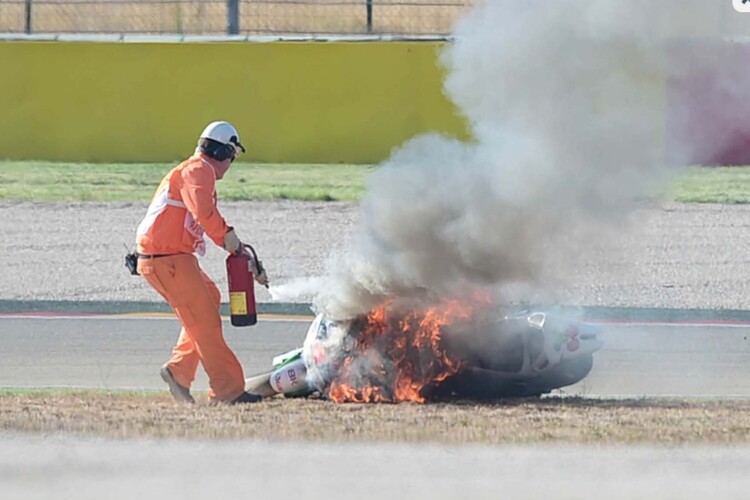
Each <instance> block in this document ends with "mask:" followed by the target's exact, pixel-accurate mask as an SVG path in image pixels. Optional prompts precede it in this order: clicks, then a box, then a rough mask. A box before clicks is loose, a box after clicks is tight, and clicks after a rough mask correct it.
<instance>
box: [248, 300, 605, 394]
mask: <svg viewBox="0 0 750 500" xmlns="http://www.w3.org/2000/svg"><path fill="white" fill-rule="evenodd" d="M600 333H601V330H600V328H599V327H597V326H595V325H591V324H588V323H584V322H581V321H577V320H572V319H568V318H565V317H562V316H557V315H554V314H549V313H545V312H527V313H520V314H511V315H502V316H499V315H498V313H497V311H495V310H494V309H491V308H484V309H481V308H480V309H469V310H467V309H466V308H465V307H460V306H459V307H457V306H456V304H455V303H454V302H451V301H448V302H446V303H442V304H438V305H436V306H434V307H431V308H428V309H408V308H407V309H406V310H405V309H404V308H403V307H395V306H393V305H392V304H386V305H384V306H382V307H380V308H377V309H375V310H374V311H372V312H371V313H370V314H368V315H367V316H365V317H362V318H358V319H356V320H353V321H346V322H340V321H332V320H330V319H328V318H327V317H326V316H325V315H323V314H319V315H318V316H317V317H316V318H315V319H314V320H313V322H312V324H311V325H310V327H309V329H308V332H307V335H306V338H305V340H304V343H303V346H302V347H301V348H298V349H294V350H292V351H289V352H287V353H284V354H282V355H280V356H277V357H275V358H274V359H273V362H272V369H271V370H270V371H268V372H265V373H262V374H259V375H256V376H254V377H251V378H248V379H247V380H246V389H247V390H249V391H253V392H256V393H259V394H262V395H263V396H265V397H269V396H272V395H275V394H283V395H284V396H287V397H300V396H310V395H320V396H322V397H324V398H327V399H330V400H332V401H335V402H360V403H369V402H392V403H393V402H401V401H414V402H425V401H428V400H429V401H440V400H446V399H479V400H487V399H498V398H504V397H529V396H540V395H542V394H546V393H549V392H550V391H552V390H553V389H558V388H561V387H565V386H569V385H572V384H575V383H577V382H579V381H580V380H582V379H583V378H584V377H586V375H588V373H589V372H590V371H591V368H592V366H593V353H594V352H596V351H598V350H599V349H600V348H601V347H602V345H603V343H602V341H601V339H600V338H599V334H600Z"/></svg>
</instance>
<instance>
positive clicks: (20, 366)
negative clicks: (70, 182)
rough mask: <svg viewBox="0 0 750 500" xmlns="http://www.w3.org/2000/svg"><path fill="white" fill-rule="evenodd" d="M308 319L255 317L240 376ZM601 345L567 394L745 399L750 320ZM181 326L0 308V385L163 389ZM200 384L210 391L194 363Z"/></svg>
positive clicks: (613, 335)
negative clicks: (6, 312)
mask: <svg viewBox="0 0 750 500" xmlns="http://www.w3.org/2000/svg"><path fill="white" fill-rule="evenodd" d="M308 324H309V319H307V318H304V319H280V320H273V319H261V320H260V321H259V323H258V324H257V325H255V326H253V327H245V328H235V327H232V326H230V325H229V324H228V322H227V321H225V335H226V337H227V342H228V343H229V345H230V346H231V347H232V348H233V349H234V350H235V352H236V353H237V355H238V357H239V359H240V362H241V363H242V364H243V366H244V368H245V372H246V374H247V375H250V374H254V373H257V372H260V371H263V370H266V369H268V368H269V367H270V363H271V359H272V358H273V356H275V355H276V354H280V353H282V352H285V351H286V350H289V349H292V348H295V347H299V346H300V345H301V344H302V339H303V338H304V336H305V332H306V331H307V327H308ZM601 326H602V327H603V328H604V333H603V335H602V339H603V340H604V342H605V347H604V348H603V349H602V350H601V351H599V352H598V353H596V354H595V355H594V368H593V370H592V372H591V374H590V375H589V376H588V377H587V378H586V379H584V380H583V381H582V382H581V383H579V384H577V385H575V386H572V387H569V388H566V389H565V390H564V392H565V393H566V394H580V395H588V396H643V395H680V396H735V397H736V396H739V397H750V341H748V336H750V326H748V325H728V324H725V325H700V324H698V325H685V324H615V323H610V324H602V325H601ZM178 331H179V325H178V323H177V321H176V320H175V319H173V318H166V317H165V318H143V317H67V318H62V317H28V316H27V317H20V316H18V317H16V316H0V345H2V349H0V387H2V386H6V387H8V386H9V387H50V386H73V387H93V388H105V389H125V388H143V389H163V388H164V386H163V383H162V381H161V379H160V378H159V376H158V369H159V367H160V366H161V364H162V363H163V362H164V361H166V359H167V358H168V356H169V353H170V349H171V347H172V343H173V342H174V340H175V339H176V338H177V334H178ZM195 388H196V389H197V390H202V389H207V381H206V378H205V375H204V374H203V372H202V371H201V370H199V377H198V379H197V381H196V385H195Z"/></svg>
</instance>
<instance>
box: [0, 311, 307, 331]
mask: <svg viewBox="0 0 750 500" xmlns="http://www.w3.org/2000/svg"><path fill="white" fill-rule="evenodd" d="M4 319H40V320H53V319H74V320H80V319H106V320H118V321H120V320H134V319H138V320H143V319H155V320H172V321H177V318H176V317H175V316H169V315H164V316H161V315H160V316H150V315H135V314H133V315H112V314H102V315H96V314H86V315H81V316H75V315H70V314H66V315H54V316H53V315H49V314H45V315H43V316H42V315H38V314H0V321H2V320H4ZM222 319H223V320H226V321H229V317H228V316H222ZM312 320H313V317H312V316H310V317H304V316H288V317H286V316H275V317H271V318H264V317H262V316H261V317H258V323H262V322H266V323H274V322H300V323H301V322H305V323H309V322H310V321H312ZM237 328H239V327H237Z"/></svg>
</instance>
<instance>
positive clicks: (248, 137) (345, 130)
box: [0, 42, 465, 163]
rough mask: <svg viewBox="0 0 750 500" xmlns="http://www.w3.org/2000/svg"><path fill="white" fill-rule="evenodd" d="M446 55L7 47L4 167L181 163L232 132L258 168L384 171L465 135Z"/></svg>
mask: <svg viewBox="0 0 750 500" xmlns="http://www.w3.org/2000/svg"><path fill="white" fill-rule="evenodd" d="M439 50H440V44H439V43H421V42H414V43H377V42H373V43H332V42H328V43H320V42H318V43H314V42H311V43H282V42H279V43H93V42H91V43H87V42H78V43H58V42H2V43H0V67H2V72H0V110H1V111H0V158H5V159H18V160H21V159H34V160H60V161H62V160H65V161H91V162H103V161H125V162H129V161H134V162H135V161H172V160H177V159H180V158H182V157H184V156H185V155H186V154H189V153H190V152H191V151H192V149H193V147H194V145H195V141H196V139H197V136H198V134H199V133H200V131H201V130H202V128H203V126H205V125H206V124H207V123H208V122H210V121H212V120H215V119H223V120H229V121H231V122H233V123H234V124H235V125H236V126H237V128H238V129H239V131H240V135H241V138H242V141H243V142H244V143H245V144H246V145H247V146H249V153H248V154H247V155H246V156H245V157H244V159H245V160H250V161H260V162H326V163H328V162H351V163H372V162H377V161H380V160H382V159H384V158H386V157H387V156H388V154H389V153H390V151H391V149H392V148H393V147H394V146H398V145H399V144H401V143H402V142H403V141H405V140H406V139H408V138H410V137H412V136H414V135H416V134H419V133H421V132H426V131H440V132H445V133H447V134H450V135H457V136H459V137H464V136H465V126H464V122H463V120H462V119H461V118H459V117H458V116H457V114H456V113H455V110H454V108H453V106H452V105H451V104H450V103H449V102H448V101H447V100H446V98H445V97H444V96H443V95H442V78H443V73H442V70H441V69H440V68H439V67H438V65H437V63H436V61H437V54H438V51H439Z"/></svg>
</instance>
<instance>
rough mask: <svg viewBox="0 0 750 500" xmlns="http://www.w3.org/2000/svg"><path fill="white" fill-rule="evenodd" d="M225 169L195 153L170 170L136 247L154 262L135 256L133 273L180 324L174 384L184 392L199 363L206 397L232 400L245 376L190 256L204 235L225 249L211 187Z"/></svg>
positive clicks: (217, 297)
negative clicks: (206, 386)
mask: <svg viewBox="0 0 750 500" xmlns="http://www.w3.org/2000/svg"><path fill="white" fill-rule="evenodd" d="M227 161H228V160H227ZM223 163H224V162H218V161H217V160H214V159H212V158H210V157H208V156H206V155H204V154H202V153H198V152H196V154H195V155H193V156H191V157H190V158H188V159H187V160H185V161H184V162H182V163H181V164H179V165H178V166H177V167H175V168H174V169H172V170H171V171H170V172H169V173H168V174H167V175H166V176H165V177H164V179H163V180H162V182H161V184H160V185H159V188H158V189H157V190H156V194H155V195H154V198H153V199H152V201H151V205H150V206H149V208H148V212H147V213H146V216H145V217H144V219H143V221H141V223H140V225H139V226H138V231H137V240H136V243H137V252H138V253H139V254H143V255H148V256H156V257H153V258H143V257H141V258H139V259H138V272H139V273H140V274H141V275H142V276H143V277H144V278H146V281H148V283H149V284H150V285H151V286H152V287H153V288H154V289H155V290H156V291H157V292H159V294H161V296H162V297H164V299H165V300H166V301H167V302H168V303H169V305H170V306H172V309H173V310H174V312H175V314H176V315H177V317H178V318H179V320H180V323H182V331H181V332H180V337H179V339H178V340H177V344H176V345H175V346H174V348H173V350H172V358H171V359H170V360H169V361H168V362H167V367H168V368H169V370H170V371H171V372H172V375H173V376H174V378H175V380H176V381H177V383H179V384H180V385H182V386H184V387H187V388H189V387H190V385H191V384H192V383H193V381H194V380H195V374H196V371H197V369H198V362H199V361H200V362H201V363H202V364H203V368H204V369H205V371H206V374H207V375H208V379H209V386H210V392H209V397H210V398H211V399H214V400H218V401H227V402H229V401H232V400H234V399H235V398H237V397H238V396H239V395H240V394H242V393H243V392H244V389H245V378H244V374H243V372H242V366H241V365H240V363H239V361H238V360H237V357H236V356H235V354H234V352H232V350H231V349H230V348H229V346H227V343H226V341H225V340H224V334H223V332H222V326H221V316H220V312H219V308H220V303H221V294H220V293H219V289H218V288H217V287H216V284H214V282H213V281H211V278H209V277H208V276H207V275H206V274H205V273H204V272H203V270H202V269H201V268H200V266H199V265H198V259H197V258H196V257H195V255H193V253H194V252H197V253H199V254H200V255H203V254H204V253H205V242H204V239H203V234H204V232H205V233H206V234H208V236H209V238H211V240H213V241H214V242H215V243H216V244H217V245H219V246H222V247H223V246H224V235H225V234H226V232H227V231H228V230H229V226H227V223H226V222H225V221H224V218H223V217H222V216H221V214H220V213H219V210H218V208H217V206H216V201H217V196H216V187H215V186H216V170H215V169H216V168H220V169H222V170H226V167H227V165H222V164H223ZM222 167H223V168H222ZM222 170H220V171H222Z"/></svg>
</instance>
